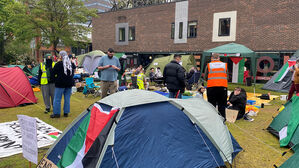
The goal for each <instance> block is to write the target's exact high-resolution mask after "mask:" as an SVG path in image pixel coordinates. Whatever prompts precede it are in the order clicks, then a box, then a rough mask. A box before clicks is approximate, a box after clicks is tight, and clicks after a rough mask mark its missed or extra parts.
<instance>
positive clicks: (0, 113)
mask: <svg viewBox="0 0 299 168" xmlns="http://www.w3.org/2000/svg"><path fill="white" fill-rule="evenodd" d="M236 86H240V85H235V84H229V90H232V89H233V88H234V87H236ZM242 87H243V88H245V90H246V91H247V92H253V87H244V86H242ZM261 87H262V85H256V90H255V91H256V93H268V92H270V91H265V90H261V89H260V88H261ZM270 93H271V94H275V95H280V94H282V93H278V92H270ZM284 94H286V93H284ZM35 95H36V97H37V98H38V103H37V104H36V105H29V106H25V107H16V108H6V109H0V123H2V122H8V121H14V120H17V116H16V115H18V114H24V115H28V116H32V117H38V118H39V119H41V120H43V121H44V122H46V123H48V124H50V125H52V126H54V127H56V128H57V129H59V130H61V131H63V130H64V129H65V128H66V127H67V125H68V124H70V123H71V122H72V121H73V120H74V119H75V118H76V117H77V116H78V115H79V114H80V113H81V112H83V110H85V109H86V108H88V107H89V106H90V105H91V104H92V103H94V102H95V101H97V100H98V99H99V98H93V97H92V96H89V97H87V98H85V97H84V96H83V94H82V93H75V94H73V95H72V97H71V113H70V115H69V117H67V118H65V117H61V118H59V119H51V118H50V117H49V115H50V114H44V112H43V111H44V105H43V100H42V95H41V92H36V93H35ZM283 103H284V102H282V101H280V100H274V101H272V102H271V104H272V105H271V106H265V108H263V109H261V110H260V112H259V113H258V116H256V117H254V119H255V120H254V121H253V122H247V121H244V120H240V121H237V122H236V123H234V124H230V123H228V124H227V125H228V128H229V130H230V131H231V133H232V135H233V136H234V137H235V138H236V140H237V141H238V142H239V144H240V145H241V147H242V148H243V149H244V150H243V151H242V152H240V153H239V154H238V155H237V157H236V159H235V161H234V163H233V167H237V168H247V167H250V168H255V167H256V168H267V167H269V168H270V167H273V164H274V163H276V165H278V166H279V165H280V164H281V163H283V162H284V161H286V160H287V159H288V158H289V157H290V156H291V155H292V152H288V153H287V154H286V155H285V156H284V157H281V154H282V153H283V152H284V151H287V148H280V147H279V143H278V139H277V138H276V137H274V136H273V135H272V134H270V133H269V132H268V131H267V130H265V129H266V128H267V126H268V125H269V124H270V122H271V121H272V116H275V115H277V109H278V108H279V107H280V106H281V104H283ZM48 148H49V147H46V148H41V149H39V160H40V159H41V158H42V156H43V155H44V154H45V153H46V151H47V149H48ZM22 167H28V161H26V160H25V159H24V158H23V157H22V154H18V155H14V156H11V157H7V158H2V159H0V168H22ZM33 167H34V166H33Z"/></svg>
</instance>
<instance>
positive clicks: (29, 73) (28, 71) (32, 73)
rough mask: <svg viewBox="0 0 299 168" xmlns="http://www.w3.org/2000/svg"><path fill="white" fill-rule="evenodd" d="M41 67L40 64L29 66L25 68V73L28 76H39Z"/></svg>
mask: <svg viewBox="0 0 299 168" xmlns="http://www.w3.org/2000/svg"><path fill="white" fill-rule="evenodd" d="M39 68H40V65H38V66H35V67H33V68H32V69H29V68H28V67H27V66H25V67H24V68H23V71H24V73H25V74H26V75H27V76H38V70H39Z"/></svg>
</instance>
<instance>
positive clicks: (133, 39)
mask: <svg viewBox="0 0 299 168" xmlns="http://www.w3.org/2000/svg"><path fill="white" fill-rule="evenodd" d="M131 30H134V31H133V32H134V33H132V32H131ZM128 33H129V34H128V40H129V41H135V39H136V29H135V26H130V27H129V31H128ZM131 35H133V36H132V37H133V38H132V39H131Z"/></svg>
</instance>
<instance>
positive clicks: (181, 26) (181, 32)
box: [179, 22, 184, 39]
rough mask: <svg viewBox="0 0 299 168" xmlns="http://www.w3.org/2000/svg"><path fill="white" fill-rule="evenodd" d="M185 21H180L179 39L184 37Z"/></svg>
mask: <svg viewBox="0 0 299 168" xmlns="http://www.w3.org/2000/svg"><path fill="white" fill-rule="evenodd" d="M183 29H184V22H179V39H183Z"/></svg>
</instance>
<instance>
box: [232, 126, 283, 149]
mask: <svg viewBox="0 0 299 168" xmlns="http://www.w3.org/2000/svg"><path fill="white" fill-rule="evenodd" d="M230 125H233V126H235V127H236V128H238V129H239V130H241V131H242V132H243V133H246V134H247V135H249V136H251V137H252V138H254V139H256V140H258V141H259V142H260V143H262V144H264V145H266V146H268V147H269V148H271V149H272V150H274V151H275V152H277V153H279V154H281V151H279V150H277V149H275V148H273V147H272V146H270V145H268V144H267V143H266V142H264V141H262V140H260V139H259V138H258V137H256V136H254V135H251V134H250V133H249V132H247V131H245V130H244V129H243V128H241V127H239V126H238V125H236V124H235V123H231V124H230Z"/></svg>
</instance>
